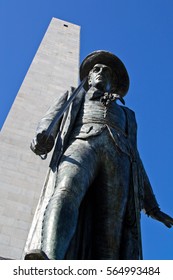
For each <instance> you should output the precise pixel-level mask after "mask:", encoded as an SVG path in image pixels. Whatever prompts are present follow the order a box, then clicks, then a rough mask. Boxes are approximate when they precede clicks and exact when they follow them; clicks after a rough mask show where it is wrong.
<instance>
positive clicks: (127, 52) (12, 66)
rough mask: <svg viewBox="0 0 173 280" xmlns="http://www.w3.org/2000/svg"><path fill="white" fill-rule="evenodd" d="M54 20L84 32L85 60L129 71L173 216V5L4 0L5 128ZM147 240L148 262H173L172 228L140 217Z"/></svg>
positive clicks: (141, 141) (1, 95) (142, 135)
mask: <svg viewBox="0 0 173 280" xmlns="http://www.w3.org/2000/svg"><path fill="white" fill-rule="evenodd" d="M52 17H57V18H59V19H62V20H66V21H69V22H71V23H74V24H77V25H80V26H81V60H82V59H83V58H84V57H85V56H86V55H87V54H88V53H90V52H92V51H94V50H98V49H104V50H108V51H111V52H113V53H114V54H116V55H117V56H118V57H120V59H121V60H122V61H123V62H124V64H125V65H126V68H127V70H128V72H129V76H130V89H129V92H128V95H127V96H126V97H125V101H126V106H128V107H129V108H131V109H133V110H134V111H135V113H136V118H137V121H138V147H139V151H140V154H141V157H142V160H143V163H144V166H145V168H146V170H147V173H148V176H149V178H150V181H151V183H152V186H153V189H154V192H155V195H156V197H157V200H158V202H159V204H160V207H161V209H162V210H163V211H165V212H166V213H168V214H170V215H172V216H173V202H172V201H173V165H172V159H173V145H172V139H173V126H172V120H173V109H172V102H173V71H172V65H173V1H172V0H106V1H103V0H100V1H99V0H87V1H80V0H76V1H75V0H64V1H63V0H29V1H28V0H15V1H14V0H0V38H1V44H0V62H1V63H0V127H1V126H2V124H3V122H4V120H5V118H6V116H7V114H8V112H9V110H10V107H11V106H12V103H13V101H14V98H15V96H16V94H17V92H18V90H19V87H20V85H21V83H22V81H23V79H24V77H25V75H26V72H27V70H28V68H29V66H30V64H31V62H32V59H33V57H34V55H35V53H36V51H37V48H38V46H39V44H40V42H41V40H42V38H43V35H44V33H45V31H46V29H47V27H48V25H49V23H50V20H51V18H52ZM48 106H49V104H48ZM33 133H34V132H33ZM142 239H143V254H144V259H173V228H172V229H168V228H166V227H165V226H164V225H162V224H161V223H159V222H156V221H155V220H152V219H151V218H148V217H147V216H145V215H144V214H142Z"/></svg>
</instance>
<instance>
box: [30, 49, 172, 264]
mask: <svg viewBox="0 0 173 280" xmlns="http://www.w3.org/2000/svg"><path fill="white" fill-rule="evenodd" d="M86 76H88V79H87V82H86V84H85V86H84V87H85V91H84V90H83V91H82V93H81V92H80V93H79V94H78V95H77V96H76V97H75V99H74V100H73V102H72V104H71V106H70V107H69V108H68V110H67V111H66V112H65V115H64V117H63V118H61V120H60V121H59V122H57V124H56V126H55V127H54V129H53V131H52V132H51V135H50V136H49V138H48V139H46V141H44V134H45V131H46V129H47V128H48V126H49V124H50V123H51V122H52V121H53V119H54V118H55V115H56V114H57V112H58V111H59V110H61V107H62V106H63V104H64V103H65V102H66V99H67V95H68V94H69V92H67V93H66V94H65V95H64V96H63V97H62V98H61V99H60V100H58V102H55V104H53V106H52V107H51V108H50V109H49V111H48V112H47V114H46V115H45V116H44V117H43V118H42V120H41V121H40V123H39V126H38V129H37V136H36V138H34V140H33V141H32V143H31V149H32V150H33V151H34V152H35V153H36V154H37V155H42V156H43V155H44V154H46V153H48V152H49V151H50V150H51V149H52V148H53V146H54V142H55V138H56V137H57V138H58V140H57V144H56V146H55V150H54V155H53V160H52V162H51V164H50V167H51V169H52V170H56V172H55V177H56V178H55V180H54V181H53V186H52V188H53V191H52V194H51V195H50V198H49V200H47V203H46V206H45V210H44V215H43V219H42V230H41V231H42V232H41V237H40V238H41V243H40V244H41V245H40V248H39V250H38V248H36V250H32V251H29V252H27V254H26V256H25V259H51V260H61V259H100V260H101V259H105V260H115V259H116V260H118V259H141V258H142V248H141V241H140V211H141V210H142V209H143V210H144V211H145V213H146V214H147V215H149V216H151V217H152V218H154V219H156V220H158V221H160V222H162V223H163V224H165V225H166V226H167V227H171V226H172V225H173V219H172V218H171V217H170V216H168V215H167V214H165V213H163V212H161V211H160V208H159V206H158V203H157V201H156V198H155V196H154V194H153V190H152V187H151V185H150V182H149V179H148V177H147V175H146V172H145V170H144V167H143V164H142V162H141V159H140V156H139V153H138V150H137V141H136V132H137V125H136V120H135V114H134V112H133V111H132V110H130V109H128V108H127V107H125V106H124V99H123V97H124V96H125V94H126V93H127V91H128V87H129V77H128V74H127V71H126V68H125V66H124V64H123V63H122V62H121V60H120V59H119V58H118V57H117V56H115V55H113V54H112V53H110V52H107V51H95V52H93V53H91V54H90V55H88V56H87V57H86V58H85V59H84V61H83V62H82V64H81V67H80V78H81V80H83V78H85V77H86ZM117 100H119V101H120V102H122V103H123V105H121V106H120V105H118V103H117ZM57 135H58V136H57ZM43 196H44V195H43Z"/></svg>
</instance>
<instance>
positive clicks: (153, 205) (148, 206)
mask: <svg viewBox="0 0 173 280" xmlns="http://www.w3.org/2000/svg"><path fill="white" fill-rule="evenodd" d="M140 165H141V169H142V176H143V182H144V201H143V204H144V209H143V210H144V212H145V213H146V214H147V215H148V216H150V217H151V218H153V219H155V220H157V221H159V222H161V223H163V224H164V225H165V226H167V227H169V228H171V227H172V226H173V218H172V217H170V216H169V215H167V214H166V213H164V212H162V211H161V210H160V208H159V205H158V202H157V200H156V198H155V195H154V193H153V190H152V187H151V184H150V181H149V178H148V176H147V174H146V171H145V168H144V166H143V164H142V161H141V160H140Z"/></svg>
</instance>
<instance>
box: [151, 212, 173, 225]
mask: <svg viewBox="0 0 173 280" xmlns="http://www.w3.org/2000/svg"><path fill="white" fill-rule="evenodd" d="M149 216H151V217H152V218H153V219H155V220H157V221H159V222H161V223H163V224H164V225H165V226H167V227H168V228H171V227H172V226H173V218H172V217H170V216H169V215H167V214H165V213H164V212H162V211H160V209H159V208H158V209H157V210H153V211H151V212H150V214H149Z"/></svg>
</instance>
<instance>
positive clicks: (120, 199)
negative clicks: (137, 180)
mask: <svg viewBox="0 0 173 280" xmlns="http://www.w3.org/2000/svg"><path fill="white" fill-rule="evenodd" d="M96 178H100V180H99V181H100V184H99V187H98V190H97V195H98V196H99V198H98V201H99V203H103V205H101V207H100V206H98V207H99V217H98V219H99V221H100V227H101V228H102V234H101V236H99V240H98V241H96V242H98V248H99V249H98V253H97V255H98V257H97V258H98V259H118V258H119V247H120V240H121V231H122V225H123V219H124V215H125V210H126V205H127V199H128V193H129V182H130V159H129V157H128V156H127V155H126V154H124V153H122V152H121V151H120V150H119V148H118V147H117V146H116V144H115V143H114V141H113V139H112V138H111V137H110V135H109V132H108V131H107V130H104V131H103V132H102V133H101V134H100V135H97V136H94V137H90V138H88V139H85V140H82V139H75V140H74V141H71V143H70V145H69V146H68V148H67V150H66V151H65V152H64V155H63V156H62V158H61V162H60V164H59V168H58V173H57V180H56V186H55V191H54V194H53V196H52V197H51V199H50V201H49V204H48V207H47V209H46V212H45V218H44V222H43V240H42V249H43V250H44V251H45V252H46V253H47V254H48V256H49V258H50V259H63V258H64V256H65V254H66V251H67V249H68V246H69V244H70V241H71V239H72V237H73V235H74V233H75V230H76V227H77V221H78V214H79V208H80V205H81V203H82V201H83V199H84V197H85V195H86V192H87V191H88V189H89V188H90V187H91V186H92V185H93V182H94V180H95V179H96ZM96 204H97V201H96ZM102 206H103V207H102Z"/></svg>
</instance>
